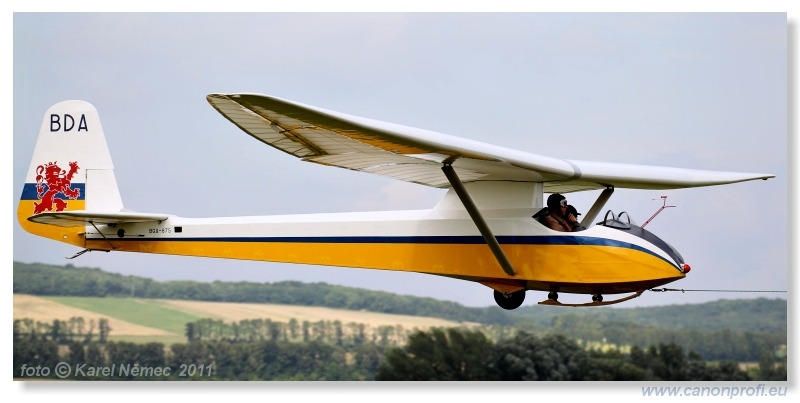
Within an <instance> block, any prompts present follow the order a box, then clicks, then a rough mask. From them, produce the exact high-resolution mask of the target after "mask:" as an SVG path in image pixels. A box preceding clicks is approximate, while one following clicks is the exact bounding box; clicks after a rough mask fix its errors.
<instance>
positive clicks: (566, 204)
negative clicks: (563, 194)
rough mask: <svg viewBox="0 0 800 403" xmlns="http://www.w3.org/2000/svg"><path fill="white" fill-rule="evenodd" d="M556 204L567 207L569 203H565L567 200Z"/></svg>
mask: <svg viewBox="0 0 800 403" xmlns="http://www.w3.org/2000/svg"><path fill="white" fill-rule="evenodd" d="M558 204H560V205H561V207H567V206H568V205H569V203H567V199H564V200H561V201H560V202H559V203H558Z"/></svg>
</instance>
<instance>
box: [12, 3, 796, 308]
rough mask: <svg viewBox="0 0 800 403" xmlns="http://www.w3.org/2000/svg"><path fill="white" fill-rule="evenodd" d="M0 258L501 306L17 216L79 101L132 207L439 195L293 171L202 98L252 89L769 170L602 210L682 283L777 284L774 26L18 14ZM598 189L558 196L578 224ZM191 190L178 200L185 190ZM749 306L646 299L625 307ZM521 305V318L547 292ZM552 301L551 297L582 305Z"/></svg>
mask: <svg viewBox="0 0 800 403" xmlns="http://www.w3.org/2000/svg"><path fill="white" fill-rule="evenodd" d="M13 22H14V52H13V55H14V59H13V60H14V61H13V63H14V64H13V71H14V75H13V84H14V91H13V103H14V113H13V120H14V126H13V140H14V141H13V189H14V192H12V194H11V200H12V209H11V210H12V222H13V240H14V242H13V260H16V261H22V262H42V263H48V264H57V265H64V264H67V263H71V264H74V265H77V266H88V267H98V268H101V269H103V270H105V271H109V272H115V273H122V274H131V275H137V276H143V277H149V278H154V279H157V280H178V279H181V280H198V281H214V280H222V281H258V282H275V281H281V280H299V281H303V282H325V283H330V284H339V285H346V286H353V287H361V288H368V289H374V290H384V291H390V292H394V293H398V294H403V295H417V296H426V297H432V298H436V299H442V300H450V301H455V302H459V303H462V304H464V305H467V306H491V305H494V300H493V297H492V292H491V290H490V289H488V288H486V287H484V286H482V285H479V284H474V283H469V282H464V281H461V280H453V279H447V278H439V277H435V276H430V275H423V274H413V273H394V272H387V271H375V270H361V269H348V268H331V267H316V266H303V265H289V264H277V263H265V262H244V261H232V260H221V259H204V258H195V257H175V256H163V255H147V254H131V253H109V254H106V253H97V252H95V253H88V254H85V255H83V256H81V257H79V258H77V259H75V260H66V259H65V257H67V256H72V255H74V254H75V253H76V252H78V251H79V249H78V248H76V247H74V246H71V245H66V244H60V243H56V242H52V241H50V240H47V239H44V238H38V237H36V236H33V235H31V234H28V233H26V232H24V231H23V230H22V229H21V228H20V227H19V225H18V224H17V223H16V220H15V219H14V218H15V216H14V215H13V214H15V213H14V211H15V206H16V200H18V198H19V194H20V193H21V189H22V185H23V181H24V178H25V174H26V172H27V170H28V167H29V164H30V158H31V154H32V152H33V148H34V145H35V141H36V138H37V134H38V130H39V127H40V125H41V122H42V119H43V118H44V112H45V111H46V110H47V108H48V107H50V106H51V105H53V104H55V103H57V102H59V101H62V100H66V99H82V100H86V101H89V102H90V103H92V104H94V106H95V107H96V108H97V109H98V111H99V114H100V119H101V122H102V125H103V129H104V131H105V133H106V139H107V141H108V145H109V148H110V150H111V154H112V157H113V159H114V165H115V170H116V175H117V181H118V183H119V186H120V191H121V193H122V197H123V202H124V204H125V207H126V208H128V209H131V210H135V211H140V212H151V213H169V214H175V215H178V216H183V217H211V216H237V215H272V214H289V213H316V212H339V211H377V210H393V209H419V208H430V207H432V206H433V205H435V204H436V202H437V201H438V199H439V198H440V197H441V196H442V195H443V191H442V190H439V189H432V188H427V187H424V186H420V185H415V184H408V183H403V182H399V181H396V180H392V179H389V178H384V177H379V176H374V175H369V174H364V173H358V172H352V171H347V170H342V169H337V168H331V167H323V166H317V165H315V164H309V163H304V162H302V161H300V160H298V159H295V158H293V157H291V156H289V155H286V154H284V153H281V152H279V151H277V150H274V149H272V148H270V147H267V146H264V145H263V144H261V143H258V142H256V141H255V140H254V139H252V138H250V137H249V136H248V135H246V134H245V133H244V132H242V131H240V130H239V129H238V128H236V127H235V126H234V125H232V124H231V123H229V122H228V121H227V120H226V119H224V118H223V117H222V116H221V115H219V114H218V113H217V112H216V111H215V110H214V109H213V108H212V107H211V106H210V105H209V104H208V103H207V101H206V100H205V96H206V95H207V94H209V93H214V92H226V93H228V92H255V93H262V94H268V95H274V96H278V97H282V98H286V99H290V100H294V101H298V102H301V103H306V104H310V105H315V106H319V107H322V108H326V109H331V110H335V111H340V112H344V113H348V114H353V115H358V116H364V117H369V118H373V119H378V120H384V121H388V122H393V123H400V124H405V125H409V126H414V127H419V128H425V129H430V130H434V131H438V132H442V133H447V134H451V135H456V136H459V137H465V138H470V139H474V140H479V141H483V142H488V143H493V144H497V145H502V146H506V147H511V148H515V149H520V150H525V151H529V152H532V153H537V154H541V155H547V156H552V157H559V158H568V159H576V160H595V161H607V162H623V163H632V164H649V165H666V166H677V167H683V168H696V169H709V170H727V171H741V172H763V173H772V174H775V175H776V178H775V179H771V180H769V181H766V182H765V181H756V182H748V183H742V184H734V185H728V186H720V187H712V188H700V189H689V190H675V191H642V190H618V191H617V192H615V194H614V195H613V196H612V198H611V200H610V202H609V203H608V205H607V208H608V209H611V210H613V211H615V212H619V211H627V212H628V213H629V214H630V216H631V217H632V218H633V219H634V220H635V221H637V222H638V223H640V224H641V223H643V222H644V221H646V220H647V218H649V217H650V216H651V215H652V214H653V213H654V212H655V211H656V210H657V209H658V208H659V207H660V206H661V199H660V197H661V196H667V197H668V199H667V201H668V204H670V205H675V206H677V207H675V208H671V209H667V210H665V211H664V212H663V213H661V214H660V215H659V216H658V217H657V218H656V219H655V220H654V221H653V222H652V223H650V224H649V225H648V229H650V230H652V231H653V232H654V233H656V234H658V235H659V236H661V237H662V238H663V239H664V240H666V241H667V242H669V243H670V244H672V245H673V246H675V247H676V248H677V249H678V251H680V252H681V254H682V255H683V256H684V258H685V259H686V261H687V263H689V264H690V265H691V266H692V268H693V270H692V272H691V273H689V275H688V276H687V278H686V279H684V280H681V281H679V282H677V283H672V284H669V285H668V287H672V288H682V289H725V290H770V291H772V290H786V289H787V287H786V284H787V281H788V267H789V263H788V262H789V260H788V257H789V254H788V253H789V252H788V240H787V236H788V219H789V211H788V197H789V193H788V158H787V157H788V151H787V150H788V145H789V143H788V135H787V104H786V99H787V71H786V66H787V22H786V14H783V13H760V14H718V13H710V14H680V13H679V14H660V13H649V14H638V13H632V14H616V13H610V14H591V13H584V14H581V13H543V14H537V13H508V14H506V13H496V14H482V13H476V14H451V13H442V14H426V13H417V14H406V13H358V14H351V13H333V14H325V13H246V14H239V13H226V14H217V13H207V14H189V13H175V14H172V13H170V14H153V13H134V14H126V13H119V14H113V13H112V14H109V13H97V14H86V13H69V14H62V13H17V14H15V15H14V20H13ZM598 194H599V192H585V193H576V194H571V195H568V197H569V199H570V202H571V203H572V204H574V205H576V206H577V207H578V208H579V209H580V210H582V211H584V212H585V211H587V210H588V209H589V207H590V206H591V203H592V202H593V201H594V199H595V198H596V197H597V195H598ZM187 195H191V196H190V197H187ZM759 296H766V297H785V294H754V293H718V292H717V293H712V292H689V293H646V294H645V295H643V296H642V297H640V298H638V299H636V300H633V301H630V302H628V303H626V304H625V305H624V306H627V307H632V306H652V305H667V304H683V303H695V302H703V301H709V300H714V299H719V298H755V297H759ZM545 298H546V296H545V294H544V293H538V292H529V293H528V296H527V300H526V302H525V305H531V304H536V303H537V302H538V301H540V300H543V299H545ZM570 298H571V296H569V295H562V300H563V301H566V302H585V301H584V300H587V299H588V297H587V296H576V298H573V299H570Z"/></svg>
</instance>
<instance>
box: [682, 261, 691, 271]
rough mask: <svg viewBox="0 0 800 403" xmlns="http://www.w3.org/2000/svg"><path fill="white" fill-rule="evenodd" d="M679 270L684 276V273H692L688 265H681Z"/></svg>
mask: <svg viewBox="0 0 800 403" xmlns="http://www.w3.org/2000/svg"><path fill="white" fill-rule="evenodd" d="M681 268H683V273H684V274H686V273H688V272H690V271H692V266H689V265H688V264H686V263H684V264H682V265H681Z"/></svg>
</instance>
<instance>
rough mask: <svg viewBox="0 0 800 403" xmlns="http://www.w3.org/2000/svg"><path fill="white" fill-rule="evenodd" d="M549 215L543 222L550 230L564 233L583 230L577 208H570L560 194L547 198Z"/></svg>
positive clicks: (546, 215)
mask: <svg viewBox="0 0 800 403" xmlns="http://www.w3.org/2000/svg"><path fill="white" fill-rule="evenodd" d="M547 210H548V212H547V214H545V215H544V216H543V217H542V219H541V222H542V224H544V225H546V226H548V227H549V228H550V229H553V230H556V231H562V232H573V231H580V230H581V229H583V227H581V224H580V223H578V218H577V217H576V216H577V215H579V214H578V212H577V210H575V207H572V206H570V204H569V202H567V198H566V197H564V195H561V194H559V193H553V194H551V195H550V197H548V198H547Z"/></svg>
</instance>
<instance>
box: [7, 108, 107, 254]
mask: <svg viewBox="0 0 800 403" xmlns="http://www.w3.org/2000/svg"><path fill="white" fill-rule="evenodd" d="M121 209H122V199H121V198H120V194H119V189H118V188H117V182H116V179H115V178H114V165H113V164H112V162H111V154H110V153H109V151H108V146H107V144H106V139H105V135H104V134H103V128H102V126H101V125H100V117H99V116H98V114H97V110H96V109H95V108H94V106H92V105H91V104H90V103H88V102H85V101H64V102H60V103H58V104H55V105H53V106H52V107H50V109H49V110H48V111H47V112H46V113H45V115H44V119H43V120H42V126H41V129H40V130H39V138H38V140H37V142H36V148H35V149H34V152H33V158H32V160H31V164H30V167H29V168H28V174H27V176H26V177H25V186H24V188H23V190H22V197H21V199H20V203H19V206H18V209H17V219H18V220H19V222H20V224H21V225H22V227H23V228H25V230H27V231H28V232H31V233H34V234H37V235H42V236H45V237H48V238H53V239H58V240H61V241H65V242H69V243H75V244H77V243H76V242H77V241H80V244H82V235H81V236H80V237H79V238H81V239H73V237H76V236H78V234H82V233H83V229H82V228H71V229H70V228H53V227H52V226H47V225H42V224H36V223H32V222H30V221H28V217H30V216H33V215H36V214H40V213H45V212H58V211H70V210H91V211H103V212H118V211H120V210H121Z"/></svg>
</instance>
